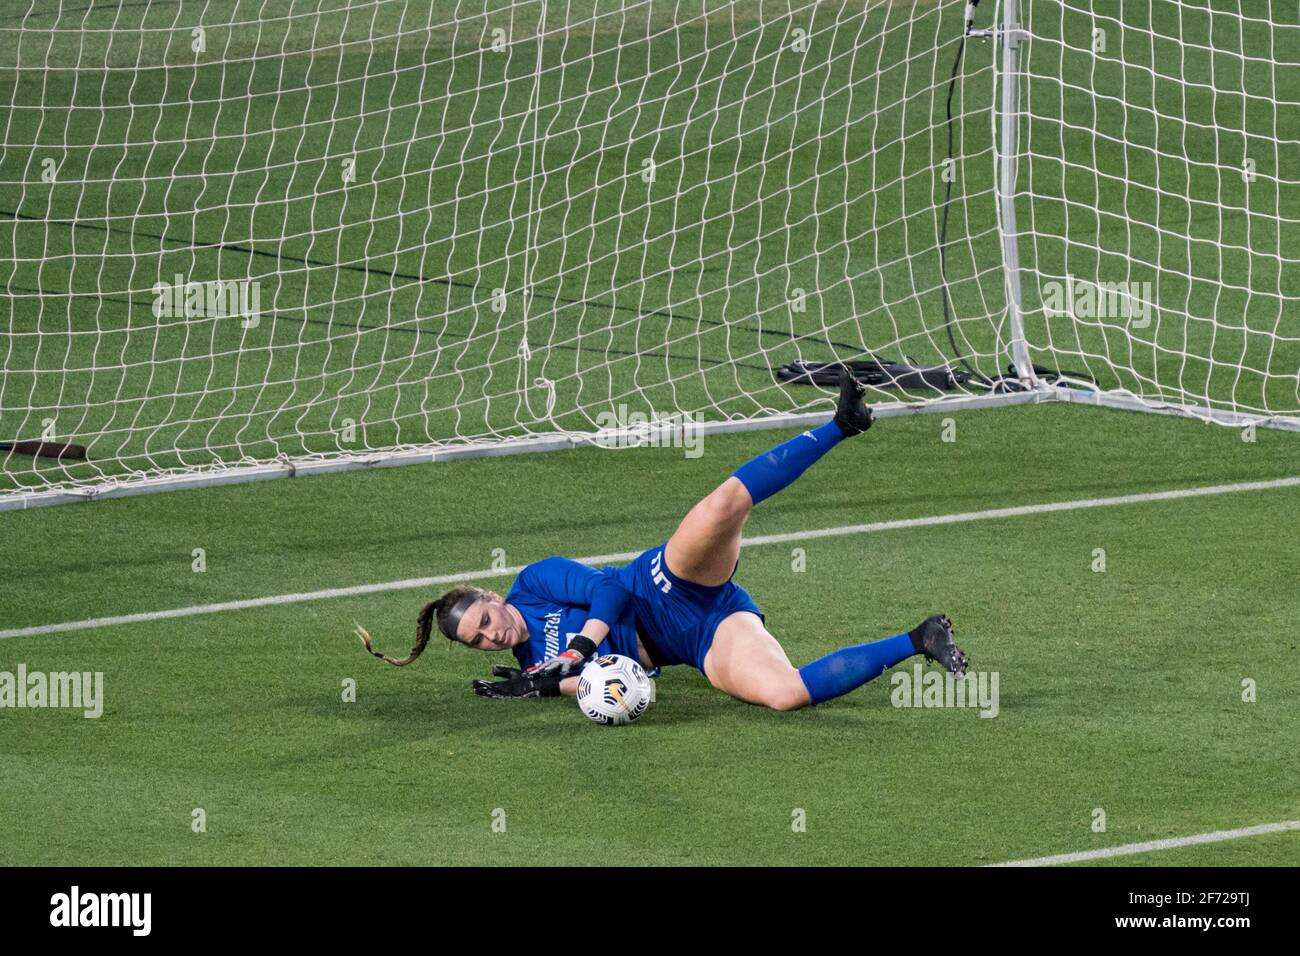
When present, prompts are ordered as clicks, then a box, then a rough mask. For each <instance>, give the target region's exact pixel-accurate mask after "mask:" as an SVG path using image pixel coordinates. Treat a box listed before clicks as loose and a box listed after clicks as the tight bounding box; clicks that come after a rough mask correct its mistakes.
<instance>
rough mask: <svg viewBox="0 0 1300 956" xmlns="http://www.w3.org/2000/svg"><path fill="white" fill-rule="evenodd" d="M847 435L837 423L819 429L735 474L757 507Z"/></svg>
mask: <svg viewBox="0 0 1300 956" xmlns="http://www.w3.org/2000/svg"><path fill="white" fill-rule="evenodd" d="M843 438H844V433H843V432H841V431H840V426H839V425H836V424H835V422H834V420H831V421H829V422H827V423H826V424H825V425H819V426H818V427H816V428H814V429H812V431H806V432H803V433H801V434H799V435H796V436H795V437H794V438H791V439H790V440H789V441H787V442H784V443H782V444H780V445H777V446H776V447H775V448H773V449H770V450H769V451H765V452H763V454H761V455H759V456H758V457H757V458H753V459H750V460H749V461H747V462H745V463H744V464H743V465H741V466H740V467H739V468H737V469H736V471H735V472H734V475H735V477H737V478H739V479H740V482H741V484H743V485H744V486H745V488H746V489H747V490H748V491H749V497H750V498H752V499H753V500H754V504H758V503H759V502H760V501H763V500H764V499H766V498H771V497H772V496H773V495H774V494H776V493H777V492H778V491H780V490H781V489H782V488H784V487H785V486H786V485H788V484H790V483H791V482H792V481H794V480H795V479H796V478H798V477H799V476H800V475H802V474H803V473H804V472H805V471H807V470H808V466H809V465H811V464H812V463H813V462H815V461H816V460H817V459H818V458H820V457H821V456H822V455H824V454H826V453H827V452H828V451H830V450H831V449H832V448H834V447H835V446H836V445H838V444H839V443H840V441H841V440H843Z"/></svg>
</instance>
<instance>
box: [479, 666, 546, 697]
mask: <svg viewBox="0 0 1300 956" xmlns="http://www.w3.org/2000/svg"><path fill="white" fill-rule="evenodd" d="M492 674H493V676H495V677H502V678H505V679H504V680H498V681H489V680H476V681H472V682H471V683H470V686H471V687H473V688H474V693H476V694H478V695H479V696H480V697H493V698H496V699H498V700H505V699H507V698H524V697H559V696H560V681H561V680H562V678H559V677H531V676H529V675H528V674H525V673H524V672H523V671H521V670H520V669H519V668H517V667H501V666H497V667H494V668H492Z"/></svg>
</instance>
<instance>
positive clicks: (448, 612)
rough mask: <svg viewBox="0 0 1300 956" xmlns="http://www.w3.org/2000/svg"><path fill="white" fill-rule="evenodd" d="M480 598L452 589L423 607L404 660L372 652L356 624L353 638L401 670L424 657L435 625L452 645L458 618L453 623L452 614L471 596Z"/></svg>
mask: <svg viewBox="0 0 1300 956" xmlns="http://www.w3.org/2000/svg"><path fill="white" fill-rule="evenodd" d="M480 594H482V592H481V591H479V590H478V588H464V587H461V588H452V589H451V590H450V591H448V592H447V593H446V594H444V595H443V596H442V597H440V598H438V599H437V600H436V601H430V602H429V603H428V604H426V605H425V606H424V607H422V608H420V613H419V614H418V615H416V618H415V644H413V645H412V646H411V651H410V653H409V654H407V655H406V656H405V657H402V658H397V657H389V656H388V655H386V654H381V653H379V652H378V651H377V650H375V648H374V645H373V642H372V641H371V638H370V632H369V631H367V630H366V629H365V628H364V627H362V626H361V625H360V624H358V625H357V629H356V635H357V637H359V638H360V639H361V644H362V646H363V647H365V649H366V650H367V651H368V652H369V653H371V654H373V655H375V657H378V658H379V659H380V660H382V661H384V662H385V663H388V664H392V665H393V666H395V667H405V666H406V665H407V664H410V663H411V662H412V661H414V660H415V659H416V658H417V657H419V656H420V655H421V654H423V653H424V648H425V647H426V646H427V645H428V643H429V636H430V634H432V633H433V625H434V622H435V621H436V622H437V624H438V630H440V631H441V632H442V633H443V636H445V637H446V638H447V640H449V641H453V642H454V641H455V640H456V638H455V637H454V636H453V635H454V634H455V633H456V625H458V624H459V623H460V618H459V616H456V618H455V620H453V619H452V618H453V614H452V610H453V609H454V608H455V607H456V605H457V604H458V603H459V602H460V601H461V599H462V598H465V597H468V596H473V597H474V598H475V599H477V597H478V596H479V595H480Z"/></svg>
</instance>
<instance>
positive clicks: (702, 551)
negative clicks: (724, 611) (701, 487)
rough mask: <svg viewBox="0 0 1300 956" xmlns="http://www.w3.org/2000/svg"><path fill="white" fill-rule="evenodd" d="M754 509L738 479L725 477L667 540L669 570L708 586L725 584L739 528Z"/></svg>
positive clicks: (737, 553) (732, 566)
mask: <svg viewBox="0 0 1300 956" xmlns="http://www.w3.org/2000/svg"><path fill="white" fill-rule="evenodd" d="M753 508H754V501H753V499H752V498H750V496H749V491H748V490H747V489H746V488H745V486H744V485H743V484H741V482H740V479H739V478H736V477H734V476H733V477H731V478H728V479H727V480H726V481H724V482H723V483H722V484H720V485H719V486H718V487H717V488H715V489H714V490H713V492H712V493H710V494H709V495H707V496H706V497H704V498H702V499H700V501H699V502H697V503H696V505H695V507H694V508H692V509H691V510H690V511H689V512H687V515H686V517H685V518H683V519H682V523H681V524H680V525H678V526H677V530H676V531H674V532H673V536H672V537H671V538H669V539H668V546H667V547H666V548H665V549H664V560H665V561H667V562H668V570H670V571H672V573H673V574H675V575H677V576H678V577H679V578H682V579H684V580H686V581H692V582H694V583H696V584H703V585H706V586H708V587H716V586H717V585H719V584H726V583H727V582H728V581H730V580H731V574H732V572H733V571H735V569H736V561H737V560H739V558H740V529H741V528H743V527H744V526H745V519H746V518H748V517H749V513H750V511H752V510H753Z"/></svg>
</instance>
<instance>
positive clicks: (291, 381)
mask: <svg viewBox="0 0 1300 956" xmlns="http://www.w3.org/2000/svg"><path fill="white" fill-rule="evenodd" d="M990 5H991V4H988V3H986V4H985V7H984V8H983V9H982V11H981V20H982V21H983V23H982V24H981V25H984V26H987V25H989V24H991V23H992V22H993V19H994V16H995V15H996V11H995V10H988V9H987V8H988V7H989V6H990ZM1213 6H1214V11H1213V12H1211V11H1210V10H1209V9H1207V7H1206V5H1205V4H1204V3H1202V4H1199V5H1198V4H1174V3H1165V2H1160V0H1157V2H1147V3H1134V2H1129V0H1113V2H1101V0H1098V2H1095V3H1091V4H1087V3H1079V4H1069V3H1067V4H1064V5H1062V4H1060V3H1056V2H1052V3H1047V2H1036V3H1033V4H1032V5H1031V4H1028V3H1026V4H1022V5H1021V7H1022V9H1023V16H1022V20H1023V22H1024V24H1025V26H1026V27H1027V28H1028V29H1029V30H1030V32H1031V33H1032V38H1031V39H1030V40H1029V41H1028V42H1027V43H1026V44H1025V46H1024V47H1023V48H1022V50H1021V56H1022V63H1021V68H1022V69H1021V74H1020V77H1019V82H1020V84H1021V88H1020V96H1019V103H1020V108H1021V110H1022V112H1023V117H1022V119H1021V137H1020V148H1019V150H1018V155H1017V157H1016V159H1017V162H1018V166H1019V179H1018V193H1017V200H1016V207H1017V210H1018V213H1019V237H1018V238H1019V243H1020V249H1021V256H1022V264H1023V266H1024V278H1025V296H1026V301H1025V311H1026V325H1027V335H1028V345H1029V348H1030V353H1031V357H1032V358H1033V359H1034V360H1035V361H1036V362H1038V363H1040V364H1043V365H1047V366H1051V367H1061V368H1064V369H1065V370H1067V371H1079V372H1082V373H1085V374H1086V375H1088V376H1090V377H1092V378H1093V379H1095V380H1096V381H1097V383H1098V385H1099V386H1100V387H1103V388H1106V389H1114V390H1124V389H1127V390H1130V391H1132V392H1134V393H1136V394H1139V395H1141V396H1144V397H1146V398H1149V399H1151V400H1152V401H1158V402H1175V403H1178V404H1188V405H1198V406H1205V407H1209V408H1225V409H1232V410H1240V411H1254V412H1265V413H1279V414H1295V413H1296V409H1297V404H1298V403H1297V394H1296V392H1297V379H1296V369H1297V361H1296V357H1297V339H1296V332H1295V327H1294V325H1291V326H1288V324H1287V323H1288V320H1293V315H1288V309H1290V308H1291V305H1292V303H1293V301H1294V298H1295V294H1296V291H1297V290H1296V281H1297V280H1296V276H1295V269H1294V268H1290V269H1287V268H1286V267H1287V266H1291V265H1293V263H1294V250H1295V249H1296V248H1297V244H1296V242H1295V241H1294V240H1295V239H1296V238H1297V237H1296V217H1297V205H1296V190H1295V182H1296V180H1295V176H1296V173H1295V172H1294V170H1292V171H1290V172H1288V171H1287V170H1286V169H1284V168H1281V166H1280V163H1281V162H1282V160H1283V159H1284V157H1285V156H1286V154H1287V151H1288V150H1293V149H1294V147H1295V146H1296V144H1297V135H1296V122H1295V106H1296V103H1297V99H1298V98H1300V97H1298V96H1297V85H1296V63H1295V60H1296V53H1295V51H1296V48H1297V44H1296V42H1295V41H1296V36H1297V34H1296V28H1295V25H1294V24H1295V11H1294V10H1290V11H1285V10H1282V9H1281V8H1278V9H1276V10H1274V11H1272V13H1273V14H1274V15H1273V16H1272V17H1271V18H1265V15H1264V14H1263V13H1259V14H1253V15H1252V14H1246V15H1243V14H1242V13H1240V12H1232V9H1231V8H1232V6H1233V5H1229V4H1226V3H1223V4H1219V3H1217V2H1216V3H1215V4H1214V5H1213ZM963 9H964V3H962V2H961V0H949V2H942V3H940V2H937V0H917V2H910V3H908V2H892V3H890V2H874V3H873V2H867V3H864V2H862V0H856V2H800V0H783V2H779V3H774V2H760V0H643V2H627V0H599V2H598V0H548V2H542V0H521V2H509V0H476V2H469V0H446V2H432V3H411V2H409V0H372V2H361V0H350V2H349V0H294V2H283V3H279V2H271V0H256V2H242V0H201V2H190V0H181V2H176V0H167V2H161V0H159V2H148V3H137V4H111V5H109V4H96V3H92V2H90V0H60V2H49V0H18V2H15V3H11V4H9V5H7V6H6V8H5V10H4V11H3V12H2V13H0V102H3V106H4V111H5V123H4V126H3V128H2V129H0V194H2V195H3V196H4V197H5V198H4V200H3V202H2V203H0V206H3V208H0V280H2V281H3V284H4V296H3V303H4V315H3V319H2V320H0V322H2V323H3V324H0V328H3V330H4V332H5V338H4V343H3V346H2V347H0V358H2V364H0V442H5V441H14V440H38V439H42V438H44V439H46V440H48V441H51V442H75V443H78V444H82V445H85V446H87V448H88V451H89V460H88V461H86V462H72V461H68V460H63V461H52V460H49V459H45V458H32V457H29V456H26V455H22V454H18V453H7V452H4V451H0V467H2V468H3V476H0V499H3V498H6V497H7V498H9V499H10V500H13V499H14V498H15V497H21V496H25V495H29V494H32V493H40V492H42V491H46V490H49V489H56V488H77V487H85V486H90V485H95V484H98V483H103V482H105V481H108V482H121V481H136V480H141V479H146V478H153V477H159V476H168V475H185V474H192V473H201V472H208V471H211V472H222V471H226V470H229V469H231V468H234V467H239V466H244V465H249V464H256V463H262V462H270V461H276V460H284V459H291V460H294V461H328V460H333V459H348V458H356V457H361V458H365V457H367V456H371V455H375V454H388V453H392V452H395V451H399V450H404V449H418V448H439V447H451V446H457V445H466V444H471V443H495V442H500V441H502V440H505V439H510V438H515V437H521V436H534V435H545V434H557V433H558V434H571V435H590V434H591V433H593V432H595V431H596V430H597V429H599V428H602V427H606V426H608V425H610V424H611V423H613V424H618V423H620V421H622V420H623V419H624V418H627V417H631V418H633V419H634V420H635V417H636V416H638V415H658V416H664V415H672V414H683V413H684V414H689V415H692V416H699V417H702V418H703V419H705V420H708V421H738V420H752V419H762V418H766V417H770V416H773V415H775V414H779V413H785V412H800V411H811V410H816V409H823V408H826V407H827V405H828V403H827V396H826V394H825V393H824V392H821V391H818V390H817V389H815V388H812V387H809V386H807V385H792V384H787V383H784V382H782V381H780V380H779V376H778V374H777V373H778V372H779V370H780V369H782V368H783V367H785V366H787V365H788V364H789V363H791V362H794V361H797V360H808V361H814V362H825V361H830V360H836V359H858V360H862V359H869V358H876V359H881V360H888V361H893V362H901V361H907V362H910V363H911V364H912V365H917V366H934V365H943V364H950V365H951V366H952V367H953V369H954V370H955V371H956V372H957V373H958V377H959V378H960V379H962V381H960V382H956V383H953V384H952V386H951V387H947V388H941V387H934V386H933V385H929V384H924V383H922V384H917V385H915V386H914V387H911V388H906V389H900V388H898V387H894V386H895V385H896V383H890V382H889V381H888V380H886V381H885V382H884V383H883V384H884V386H885V387H882V388H878V389H876V390H875V394H873V400H875V401H940V400H947V399H952V398H961V397H963V396H969V395H976V394H981V393H983V392H984V391H986V390H987V388H988V380H989V379H995V378H997V377H998V376H999V375H1001V374H1003V373H1005V372H1006V370H1007V367H1008V364H1009V360H1010V330H1009V327H1008V326H1009V321H1008V313H1007V303H1006V300H1005V294H1004V282H1003V266H1002V262H1003V258H1002V249H1001V245H1000V242H999V234H998V204H997V195H996V193H995V189H994V186H995V183H996V178H997V169H998V157H997V155H996V154H995V150H994V135H993V132H994V129H995V122H996V115H995V111H994V109H993V103H994V96H995V92H996V84H995V78H994V51H993V49H992V48H991V44H989V43H988V42H987V41H979V42H976V41H972V42H971V43H970V44H968V46H967V48H966V53H965V62H964V64H963V67H962V74H961V77H960V79H959V81H958V83H957V84H956V89H955V96H954V97H953V99H952V112H953V115H954V118H955V119H954V122H953V124H952V125H951V127H950V126H949V125H948V124H947V123H946V122H945V110H946V106H947V97H948V91H949V74H950V71H951V70H952V66H953V59H954V57H955V55H956V53H957V50H958V43H959V38H960V36H961V29H962V13H963ZM1270 19H1271V20H1272V23H1271V25H1270ZM1094 26H1096V27H1101V28H1103V29H1104V30H1106V31H1108V32H1107V38H1108V41H1109V44H1110V46H1109V47H1108V50H1107V52H1094V49H1093V46H1094V41H1093V33H1092V30H1093V28H1094ZM950 132H951V134H952V136H953V152H954V156H955V160H954V162H952V163H951V164H949V163H946V162H945V161H944V160H945V155H946V152H947V148H948V143H947V137H948V135H949V133H950ZM1246 159H1251V160H1253V161H1254V166H1253V167H1252V169H1251V174H1252V175H1253V177H1254V178H1253V180H1252V181H1251V182H1249V183H1246V182H1242V181H1240V175H1241V173H1242V170H1243V167H1242V163H1243V161H1244V160H1246ZM1234 177H1236V178H1235V179H1234ZM949 180H951V182H949ZM949 187H951V194H952V195H951V203H950V204H949V205H948V206H947V208H948V213H949V215H948V222H947V243H946V253H947V254H946V276H947V290H948V296H947V297H946V298H947V302H945V296H944V294H943V289H944V285H943V283H941V281H940V268H939V258H940V256H939V252H940V239H939V236H940V230H941V222H942V221H943V210H944V208H945V203H944V196H945V191H946V190H947V189H948V188H949ZM1066 277H1071V278H1070V279H1068V280H1067V278H1066ZM1052 281H1056V282H1058V283H1060V282H1066V281H1069V282H1070V283H1071V285H1070V289H1071V290H1075V289H1076V288H1078V286H1077V285H1076V284H1074V283H1076V282H1079V283H1083V285H1084V286H1086V285H1088V284H1089V283H1101V284H1104V285H1107V287H1108V288H1109V286H1110V285H1113V284H1116V283H1130V282H1132V283H1136V285H1134V286H1132V287H1130V286H1128V285H1123V286H1122V291H1125V292H1126V293H1127V292H1128V291H1129V290H1130V288H1132V289H1137V290H1138V291H1139V293H1142V292H1144V291H1145V288H1146V287H1145V286H1143V285H1142V284H1141V283H1143V282H1147V281H1149V282H1150V283H1151V284H1152V286H1151V288H1152V293H1151V296H1150V300H1149V301H1148V300H1139V301H1138V302H1137V306H1136V307H1141V306H1142V303H1144V302H1145V303H1146V306H1147V307H1149V309H1150V315H1151V321H1150V323H1149V325H1148V326H1144V327H1136V326H1134V325H1133V324H1132V323H1131V322H1129V321H1127V319H1128V318H1131V316H1122V315H1121V316H1119V317H1118V320H1116V318H1115V317H1113V316H1110V315H1101V316H1092V315H1087V314H1083V313H1084V310H1082V309H1080V308H1076V307H1075V304H1076V303H1075V301H1074V299H1071V300H1070V302H1071V306H1070V309H1069V310H1066V311H1065V314H1062V315H1050V316H1049V315H1048V314H1047V312H1048V307H1049V306H1050V305H1051V303H1050V302H1049V303H1048V304H1047V305H1046V306H1045V304H1044V303H1045V299H1044V296H1045V295H1046V294H1049V293H1050V292H1051V287H1050V285H1049V283H1051V282H1052ZM945 305H947V306H949V308H947V309H945ZM1116 308H1119V307H1118V306H1116ZM254 312H255V313H256V314H255V315H254V314H252V313H254ZM948 317H951V320H949V318H948Z"/></svg>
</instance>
